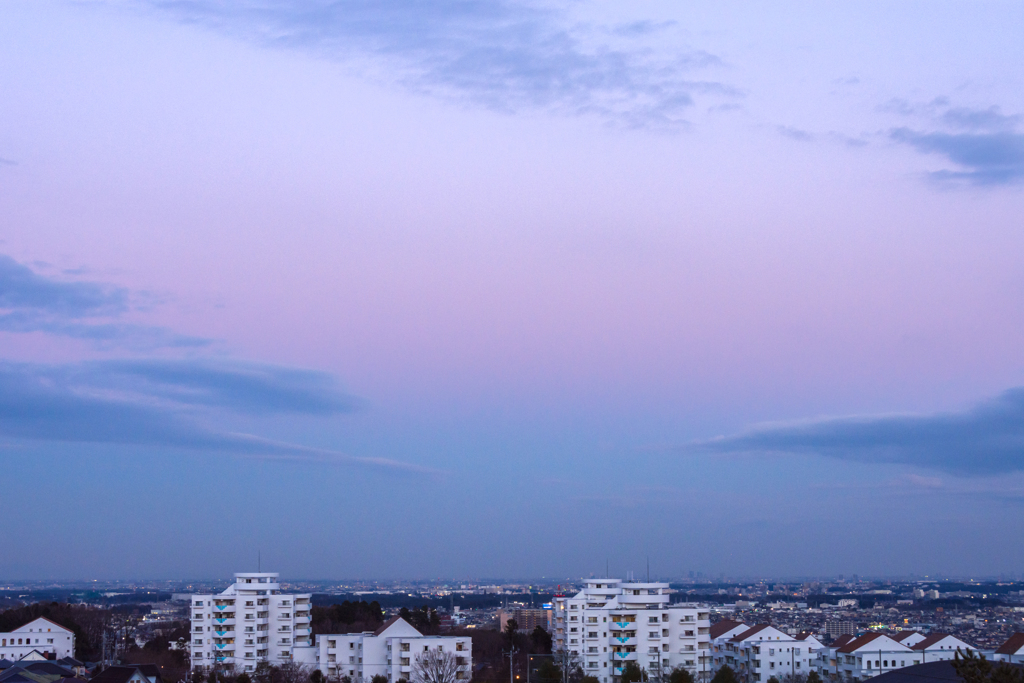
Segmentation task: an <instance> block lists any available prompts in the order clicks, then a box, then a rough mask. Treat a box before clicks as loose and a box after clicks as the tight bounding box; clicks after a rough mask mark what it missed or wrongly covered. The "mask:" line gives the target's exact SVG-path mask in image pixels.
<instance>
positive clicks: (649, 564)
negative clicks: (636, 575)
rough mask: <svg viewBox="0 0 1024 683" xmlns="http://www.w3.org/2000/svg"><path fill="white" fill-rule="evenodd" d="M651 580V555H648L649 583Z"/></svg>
mask: <svg viewBox="0 0 1024 683" xmlns="http://www.w3.org/2000/svg"><path fill="white" fill-rule="evenodd" d="M650 582H651V556H650V555H648V556H647V583H650Z"/></svg>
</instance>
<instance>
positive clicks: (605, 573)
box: [604, 558, 612, 579]
mask: <svg viewBox="0 0 1024 683" xmlns="http://www.w3.org/2000/svg"><path fill="white" fill-rule="evenodd" d="M604 578H606V579H610V578H612V575H611V574H609V573H608V558H605V560H604Z"/></svg>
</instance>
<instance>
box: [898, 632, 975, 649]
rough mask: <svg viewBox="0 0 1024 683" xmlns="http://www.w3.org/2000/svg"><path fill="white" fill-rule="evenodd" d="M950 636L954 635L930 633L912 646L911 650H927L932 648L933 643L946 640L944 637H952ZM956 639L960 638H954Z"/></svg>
mask: <svg viewBox="0 0 1024 683" xmlns="http://www.w3.org/2000/svg"><path fill="white" fill-rule="evenodd" d="M950 637H952V636H950V635H949V634H948V633H929V634H928V635H927V636H925V637H924V640H922V641H921V642H919V643H915V644H914V645H912V646H911V648H910V649H911V650H927V649H928V648H930V647H931V646H932V645H934V644H935V643H937V642H939V641H940V640H944V639H946V638H950ZM954 640H959V639H958V638H954ZM961 642H963V641H961Z"/></svg>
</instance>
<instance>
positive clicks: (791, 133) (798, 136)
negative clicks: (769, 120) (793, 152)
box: [775, 126, 814, 142]
mask: <svg viewBox="0 0 1024 683" xmlns="http://www.w3.org/2000/svg"><path fill="white" fill-rule="evenodd" d="M775 130H776V131H778V133H779V135H781V136H783V137H787V138H789V139H790V140H796V141H797V142H810V141H812V140H814V136H813V135H812V134H811V133H808V132H807V131H806V130H803V129H800V128H795V127H793V126H776V127H775Z"/></svg>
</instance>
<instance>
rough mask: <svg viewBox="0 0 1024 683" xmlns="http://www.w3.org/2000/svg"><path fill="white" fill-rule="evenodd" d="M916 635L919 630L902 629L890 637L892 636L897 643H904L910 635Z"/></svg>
mask: <svg viewBox="0 0 1024 683" xmlns="http://www.w3.org/2000/svg"><path fill="white" fill-rule="evenodd" d="M914 635H918V632H917V631H900V632H899V633H894V634H892V635H891V636H889V637H890V638H892V639H893V640H895V641H896V642H897V643H902V642H903V641H904V640H906V639H907V638H909V637H910V636H914Z"/></svg>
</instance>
